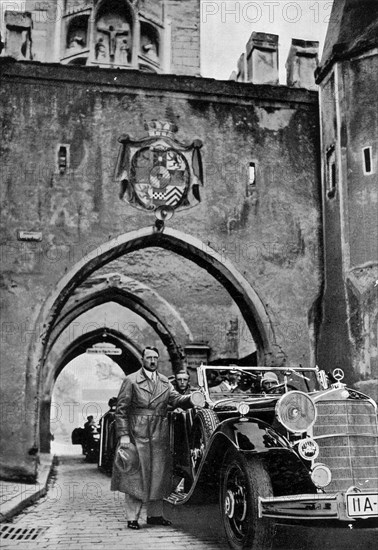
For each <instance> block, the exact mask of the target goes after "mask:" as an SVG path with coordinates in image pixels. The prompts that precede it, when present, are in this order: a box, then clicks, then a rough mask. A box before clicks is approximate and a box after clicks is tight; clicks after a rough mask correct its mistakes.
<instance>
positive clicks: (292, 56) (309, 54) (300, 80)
mask: <svg viewBox="0 0 378 550" xmlns="http://www.w3.org/2000/svg"><path fill="white" fill-rule="evenodd" d="M318 52H319V42H316V41H314V40H299V39H297V38H293V39H292V41H291V48H290V51H289V55H288V57H287V61H286V82H287V85H288V86H292V87H294V88H307V89H308V90H316V89H317V86H316V84H315V74H314V73H315V70H316V68H317V66H318V64H319V58H318Z"/></svg>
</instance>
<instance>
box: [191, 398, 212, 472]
mask: <svg viewBox="0 0 378 550" xmlns="http://www.w3.org/2000/svg"><path fill="white" fill-rule="evenodd" d="M218 424H219V418H218V416H217V415H216V413H215V412H214V411H212V410H210V409H199V410H198V411H197V414H196V416H195V418H194V421H193V427H192V432H191V437H190V461H191V468H192V474H193V477H194V476H195V474H196V473H197V470H198V467H199V465H200V463H201V460H202V457H203V455H204V452H205V449H206V447H207V443H208V441H209V439H210V436H211V434H212V433H213V431H214V430H215V428H216V427H217V426H218Z"/></svg>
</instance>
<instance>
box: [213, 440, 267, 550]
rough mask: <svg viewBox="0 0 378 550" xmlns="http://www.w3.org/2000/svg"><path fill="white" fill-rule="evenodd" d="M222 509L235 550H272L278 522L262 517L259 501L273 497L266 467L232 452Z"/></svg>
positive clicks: (223, 485) (226, 468)
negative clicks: (259, 499) (260, 515)
mask: <svg viewBox="0 0 378 550" xmlns="http://www.w3.org/2000/svg"><path fill="white" fill-rule="evenodd" d="M222 477H223V479H221V488H220V507H221V515H222V521H223V525H224V529H225V532H226V536H227V539H228V542H229V544H230V546H231V548H234V550H242V549H246V548H248V549H249V550H268V549H269V548H271V546H272V543H273V536H274V522H273V521H272V520H268V519H266V518H264V519H262V518H259V517H258V497H259V496H261V497H269V496H272V495H273V490H272V484H271V481H270V477H269V474H268V473H267V471H266V469H265V467H264V464H263V463H262V462H261V461H260V460H259V459H258V458H256V457H246V456H245V455H242V454H238V453H236V451H234V450H231V451H229V452H228V453H227V454H226V456H225V460H224V468H223V469H222Z"/></svg>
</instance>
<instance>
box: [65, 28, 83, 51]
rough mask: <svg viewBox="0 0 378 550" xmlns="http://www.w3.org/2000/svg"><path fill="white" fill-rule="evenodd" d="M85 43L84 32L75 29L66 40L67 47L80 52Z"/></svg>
mask: <svg viewBox="0 0 378 550" xmlns="http://www.w3.org/2000/svg"><path fill="white" fill-rule="evenodd" d="M86 42H87V36H86V32H85V31H84V30H83V29H76V30H75V32H74V33H72V34H71V35H70V36H69V38H68V47H69V48H75V49H81V50H82V49H83V48H85V45H86Z"/></svg>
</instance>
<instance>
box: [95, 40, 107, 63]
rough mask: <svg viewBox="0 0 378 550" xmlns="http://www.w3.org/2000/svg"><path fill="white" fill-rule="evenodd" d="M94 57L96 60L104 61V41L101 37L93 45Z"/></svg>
mask: <svg viewBox="0 0 378 550" xmlns="http://www.w3.org/2000/svg"><path fill="white" fill-rule="evenodd" d="M95 56H96V59H106V57H107V55H106V47H105V44H104V39H103V38H101V37H100V38H99V39H98V40H97V42H96V45H95Z"/></svg>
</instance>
